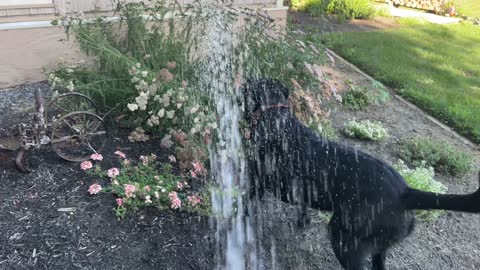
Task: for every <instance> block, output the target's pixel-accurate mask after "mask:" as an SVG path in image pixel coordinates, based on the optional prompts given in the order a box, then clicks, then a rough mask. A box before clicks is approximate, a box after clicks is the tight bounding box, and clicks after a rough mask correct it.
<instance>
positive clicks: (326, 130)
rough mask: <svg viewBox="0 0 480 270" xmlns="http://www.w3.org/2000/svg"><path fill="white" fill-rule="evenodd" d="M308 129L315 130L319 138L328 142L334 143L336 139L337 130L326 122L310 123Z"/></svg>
mask: <svg viewBox="0 0 480 270" xmlns="http://www.w3.org/2000/svg"><path fill="white" fill-rule="evenodd" d="M309 128H311V129H312V130H315V131H316V132H317V133H318V134H319V135H320V136H322V137H324V138H325V139H328V140H330V141H336V140H337V139H338V135H337V130H336V129H335V127H333V125H332V123H331V122H330V121H328V120H323V121H321V122H319V123H311V124H310V125H309Z"/></svg>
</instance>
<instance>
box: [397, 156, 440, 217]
mask: <svg viewBox="0 0 480 270" xmlns="http://www.w3.org/2000/svg"><path fill="white" fill-rule="evenodd" d="M393 167H394V168H395V169H396V170H397V171H398V173H400V175H401V176H402V177H403V178H404V179H405V181H406V182H407V183H408V185H409V186H410V187H412V188H415V189H418V190H423V191H429V192H435V193H446V192H447V190H448V189H447V187H446V186H445V185H443V184H442V183H440V182H438V181H435V180H434V179H433V177H434V175H435V172H434V170H433V168H432V167H427V166H426V163H425V162H422V163H421V164H420V166H419V167H416V168H415V169H410V168H408V167H407V165H405V162H404V161H403V160H401V159H399V160H398V161H397V163H395V164H394V165H393ZM441 214H442V211H426V210H419V211H417V218H419V219H421V220H432V219H436V218H438V217H439V216H440V215H441Z"/></svg>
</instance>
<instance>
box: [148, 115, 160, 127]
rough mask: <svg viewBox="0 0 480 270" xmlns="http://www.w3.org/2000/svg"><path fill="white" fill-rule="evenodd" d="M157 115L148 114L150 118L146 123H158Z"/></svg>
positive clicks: (152, 124) (151, 124)
mask: <svg viewBox="0 0 480 270" xmlns="http://www.w3.org/2000/svg"><path fill="white" fill-rule="evenodd" d="M159 120H160V119H159V117H158V116H156V115H152V116H150V118H149V119H148V120H147V125H149V126H157V125H159V124H160V121H159Z"/></svg>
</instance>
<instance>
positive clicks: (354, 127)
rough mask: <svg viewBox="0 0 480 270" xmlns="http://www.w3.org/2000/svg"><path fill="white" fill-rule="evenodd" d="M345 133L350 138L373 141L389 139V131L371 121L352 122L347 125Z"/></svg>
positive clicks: (378, 123) (380, 124)
mask: <svg viewBox="0 0 480 270" xmlns="http://www.w3.org/2000/svg"><path fill="white" fill-rule="evenodd" d="M344 132H345V135H347V136H348V137H352V138H358V139H363V140H371V141H381V140H383V139H385V138H386V137H387V130H386V129H385V128H384V127H383V126H382V123H380V122H370V121H369V120H363V121H360V122H357V121H355V120H351V121H349V122H348V123H347V124H346V125H345V130H344Z"/></svg>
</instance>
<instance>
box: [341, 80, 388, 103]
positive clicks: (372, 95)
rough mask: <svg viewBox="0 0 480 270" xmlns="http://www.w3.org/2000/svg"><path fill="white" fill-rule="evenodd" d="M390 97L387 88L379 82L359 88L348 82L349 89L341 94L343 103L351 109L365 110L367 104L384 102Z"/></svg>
mask: <svg viewBox="0 0 480 270" xmlns="http://www.w3.org/2000/svg"><path fill="white" fill-rule="evenodd" d="M389 99H390V94H389V92H388V90H387V89H386V88H385V87H384V86H383V85H382V84H380V83H378V82H374V83H373V84H372V87H369V88H366V87H364V88H359V87H355V86H354V85H353V84H351V83H350V90H348V91H347V92H346V93H345V95H344V96H343V105H344V106H345V107H347V108H348V109H351V110H365V109H367V108H368V106H370V105H372V104H375V105H379V104H381V103H385V102H387V101H388V100H389Z"/></svg>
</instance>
